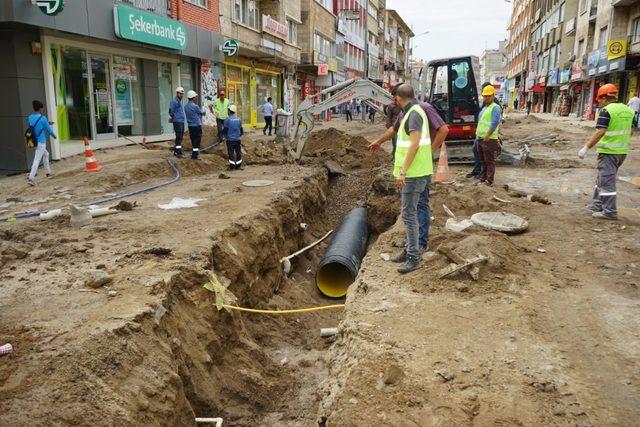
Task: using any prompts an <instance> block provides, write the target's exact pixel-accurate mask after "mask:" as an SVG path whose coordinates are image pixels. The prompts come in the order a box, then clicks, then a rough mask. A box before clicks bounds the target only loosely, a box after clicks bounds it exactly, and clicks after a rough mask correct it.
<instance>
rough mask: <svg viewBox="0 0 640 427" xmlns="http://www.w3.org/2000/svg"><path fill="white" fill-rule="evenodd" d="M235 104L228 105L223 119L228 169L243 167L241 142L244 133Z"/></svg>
mask: <svg viewBox="0 0 640 427" xmlns="http://www.w3.org/2000/svg"><path fill="white" fill-rule="evenodd" d="M237 112H238V110H237V108H236V106H235V105H230V106H229V117H228V118H227V119H226V120H225V121H224V131H223V137H224V139H225V140H226V141H227V154H228V155H229V170H237V169H244V166H243V165H242V142H241V140H240V138H241V137H242V135H244V129H242V121H241V120H240V118H238V116H236V113H237Z"/></svg>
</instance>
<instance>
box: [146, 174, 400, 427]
mask: <svg viewBox="0 0 640 427" xmlns="http://www.w3.org/2000/svg"><path fill="white" fill-rule="evenodd" d="M382 169H383V168H378V169H377V171H375V173H372V171H371V170H361V171H353V172H351V173H350V174H349V175H347V176H339V177H329V175H328V173H327V172H326V171H325V170H324V169H317V172H315V173H314V174H312V175H311V176H308V177H306V178H305V179H304V180H302V182H301V183H300V185H297V186H295V187H294V188H293V189H291V190H288V191H287V192H286V193H284V194H281V195H280V196H278V197H277V198H276V199H275V201H274V202H273V203H272V204H271V205H270V207H269V208H268V209H266V210H264V211H262V212H260V213H259V214H257V215H255V216H253V217H246V218H240V219H239V220H237V221H235V222H234V223H233V224H232V225H231V227H229V228H227V229H225V230H224V231H222V232H221V233H219V234H218V235H215V236H213V237H212V244H211V252H210V254H209V255H210V256H209V265H207V266H203V267H204V268H201V269H198V268H185V269H184V270H183V271H181V272H180V273H178V274H175V275H174V276H173V278H172V279H171V280H170V281H169V283H168V284H167V285H166V286H165V289H164V290H163V291H164V292H166V297H165V299H164V301H163V303H162V305H163V309H166V312H167V314H168V315H165V316H163V318H162V320H161V321H159V322H158V321H157V316H156V319H154V320H155V322H156V324H155V325H152V326H153V328H154V333H155V334H156V335H157V336H158V338H160V340H161V341H163V342H164V343H166V345H167V346H168V347H169V348H170V354H169V356H170V357H171V359H172V370H173V371H174V372H175V374H177V378H179V383H178V382H177V380H176V384H173V385H172V387H173V389H174V392H175V395H173V397H172V399H171V400H172V401H173V402H174V403H173V410H172V411H170V413H171V415H170V417H171V418H170V419H169V420H170V421H169V420H167V419H164V420H162V419H157V418H155V416H154V417H152V419H153V421H155V422H160V423H161V424H164V423H165V422H167V424H171V423H174V422H175V423H183V422H187V423H192V422H193V419H194V418H195V417H222V418H224V422H225V425H292V426H293V425H312V424H316V423H317V412H318V404H319V402H320V400H321V396H320V395H319V385H320V383H321V382H322V381H323V380H324V379H325V377H326V375H327V372H328V367H327V366H326V362H325V353H326V352H327V350H328V349H329V347H330V345H331V343H332V339H331V338H329V339H327V338H322V337H321V336H320V329H321V328H326V327H337V326H338V324H339V322H340V320H341V318H342V314H343V311H342V310H329V311H319V312H313V313H306V314H296V315H282V316H274V315H261V314H245V313H238V312H227V311H225V310H222V311H219V312H218V311H217V310H216V309H215V307H212V305H213V299H214V298H213V295H212V294H211V293H209V292H208V291H206V290H204V289H202V284H204V283H206V282H207V281H208V277H207V275H206V274H207V273H206V272H207V271H213V272H215V274H216V275H217V276H218V277H220V279H221V280H222V281H223V282H224V283H228V284H229V286H228V289H229V291H231V292H232V293H233V295H235V297H236V298H237V305H240V306H244V307H252V308H263V309H289V308H302V307H314V306H322V305H328V304H335V303H341V302H343V301H344V299H342V300H340V299H338V300H336V299H329V298H327V297H325V296H323V295H321V294H320V292H319V291H318V289H317V288H316V285H315V273H316V267H317V265H318V263H319V261H320V259H321V257H322V255H323V253H324V250H325V249H326V247H327V245H328V243H329V241H330V239H327V240H325V241H324V242H323V243H321V244H320V245H318V246H316V247H314V248H313V249H311V250H310V251H308V252H306V253H304V254H302V255H300V256H298V257H296V258H295V259H294V260H293V261H292V264H293V265H292V271H291V273H290V274H289V276H286V275H285V274H284V273H283V270H282V265H281V264H280V262H279V261H280V259H281V258H282V257H283V256H286V255H288V254H291V253H293V252H295V251H297V250H298V249H300V248H302V247H304V246H306V245H308V244H309V243H311V242H313V241H315V240H317V239H318V238H319V237H321V236H322V235H324V234H325V233H326V232H327V231H329V230H331V229H337V227H338V226H339V224H340V222H341V219H342V217H343V216H344V215H345V214H346V213H348V212H349V211H350V210H351V209H352V208H355V207H357V206H363V205H364V206H367V207H368V210H369V215H368V226H369V232H370V236H369V242H368V244H369V245H371V244H372V243H373V242H374V241H375V239H376V238H377V236H378V235H379V234H380V233H382V232H383V231H385V230H386V229H387V228H388V227H390V226H391V225H392V224H393V223H394V222H395V219H396V214H397V212H398V210H397V209H394V206H396V204H397V195H395V190H394V188H393V181H392V180H390V179H389V177H388V176H386V175H385V174H384V173H382V172H381V171H382ZM302 223H304V224H308V227H307V228H306V229H304V230H303V227H301V226H300V224H302ZM156 313H157V312H156ZM149 323H152V322H151V319H149ZM143 406H145V405H143ZM160 414H162V415H161V416H162V417H166V416H167V412H166V410H161V411H159V412H158V415H160ZM135 418H137V419H139V420H141V421H149V419H148V418H146V417H140V416H136V417H135Z"/></svg>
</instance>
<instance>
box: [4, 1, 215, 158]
mask: <svg viewBox="0 0 640 427" xmlns="http://www.w3.org/2000/svg"><path fill="white" fill-rule="evenodd" d="M133 3H135V4H138V3H137V2H132V4H133ZM14 6H15V5H9V6H8V7H9V8H11V7H14ZM21 10H22V9H21ZM41 15H42V12H41V11H40V9H39V8H38V7H36V6H34V7H33V8H31V7H27V8H25V9H24V10H22V12H21V13H20V14H17V13H13V15H11V14H9V16H12V18H11V19H13V20H12V21H9V24H8V26H7V27H2V26H0V30H2V31H3V33H2V34H13V36H11V37H12V39H11V43H12V46H13V48H12V50H9V51H3V52H0V53H2V54H3V55H4V56H5V58H9V59H10V61H13V62H15V63H16V65H18V64H19V65H18V67H17V69H18V73H17V74H16V77H15V79H16V83H17V82H18V81H24V79H25V78H27V77H28V78H30V80H29V81H30V84H29V87H26V86H20V85H19V84H17V93H16V97H17V99H21V100H23V101H24V100H25V99H28V100H29V101H30V100H32V99H39V100H42V101H43V102H44V104H45V110H46V113H47V115H48V117H49V119H50V120H51V121H53V122H54V125H53V128H54V131H55V133H56V134H57V136H58V138H57V139H54V138H51V139H50V149H51V154H52V157H53V159H59V158H62V157H65V156H69V155H73V154H77V153H81V152H82V151H83V150H84V145H83V139H84V138H88V139H89V140H91V142H92V148H94V149H99V148H106V147H113V146H118V145H124V144H128V143H130V142H131V141H132V140H133V141H135V142H140V141H142V140H143V138H145V139H146V140H147V141H149V142H153V141H160V140H167V139H172V138H173V137H174V135H173V127H172V125H171V123H169V122H168V109H169V102H170V101H171V99H172V98H173V96H174V92H175V88H176V87H177V86H184V87H185V89H186V90H190V89H193V90H196V91H198V92H199V89H200V87H201V81H200V80H201V79H200V66H201V64H202V63H203V61H208V62H210V63H219V61H220V60H221V59H222V53H221V52H218V50H217V49H215V48H214V45H215V44H218V45H219V44H220V43H219V42H220V41H221V40H222V36H221V35H220V34H217V33H212V32H209V31H204V32H203V31H202V29H199V28H198V27H195V26H193V25H189V24H185V23H182V22H181V21H177V20H175V19H172V18H170V15H169V11H168V10H164V11H162V13H160V11H159V12H158V14H156V13H151V12H148V11H145V10H142V9H137V8H135V7H132V6H130V5H127V4H124V3H120V2H109V1H100V2H95V3H94V2H91V5H89V4H88V3H86V2H85V3H79V4H77V5H76V4H75V3H74V5H73V7H65V8H64V9H63V10H62V12H61V13H60V15H59V16H57V17H56V19H55V20H43V19H42V16H41ZM0 18H1V16H0ZM71 21H75V22H76V24H77V25H75V26H73V25H69V22H71ZM45 22H46V25H49V26H43V25H44V24H43V23H45ZM0 24H2V22H0ZM196 34H197V37H196ZM200 42H203V43H200ZM36 63H39V64H38V66H36V67H35V68H39V69H37V70H36V69H35V68H34V65H35V64H36ZM23 74H24V76H25V77H22V75H23ZM218 74H219V73H218ZM7 83H9V84H12V83H11V82H10V81H9V82H7ZM22 104H25V105H26V104H30V102H22ZM16 111H18V112H19V115H21V116H22V117H26V116H27V115H28V114H29V113H30V112H29V111H28V110H25V109H23V108H22V107H20V108H18V109H17V110H16ZM14 122H15V123H14ZM24 126H25V125H24V120H23V119H22V118H18V119H17V120H13V121H12V123H11V126H10V127H11V130H10V133H11V137H10V138H9V139H10V141H9V142H7V146H11V147H14V146H15V149H14V148H12V150H15V156H14V157H13V158H9V159H7V160H8V161H7V162H6V164H5V163H4V162H3V164H2V167H3V168H9V169H17V170H19V169H22V168H25V167H28V162H29V159H30V157H31V156H32V152H31V151H28V150H27V149H26V148H24V141H23V138H21V137H19V136H18V138H16V137H15V136H16V134H17V135H19V133H23V132H24V129H23V128H24ZM14 128H15V129H14ZM14 139H15V141H14ZM18 147H21V148H23V151H22V152H20V151H19V148H18Z"/></svg>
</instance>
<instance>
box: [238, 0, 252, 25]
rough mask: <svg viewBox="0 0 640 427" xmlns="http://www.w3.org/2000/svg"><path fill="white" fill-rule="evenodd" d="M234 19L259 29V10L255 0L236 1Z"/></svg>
mask: <svg viewBox="0 0 640 427" xmlns="http://www.w3.org/2000/svg"><path fill="white" fill-rule="evenodd" d="M234 2H235V4H234V8H233V17H234V19H235V21H236V22H239V23H241V24H243V25H247V26H249V27H251V28H258V8H257V7H256V2H255V1H254V0H234Z"/></svg>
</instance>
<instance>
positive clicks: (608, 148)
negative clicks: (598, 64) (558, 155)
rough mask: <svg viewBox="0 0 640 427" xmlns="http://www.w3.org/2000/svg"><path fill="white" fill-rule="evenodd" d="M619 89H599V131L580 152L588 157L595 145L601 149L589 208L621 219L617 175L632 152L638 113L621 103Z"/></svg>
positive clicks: (600, 216) (605, 216)
mask: <svg viewBox="0 0 640 427" xmlns="http://www.w3.org/2000/svg"><path fill="white" fill-rule="evenodd" d="M617 100H618V88H617V87H616V86H615V85H612V84H610V83H609V84H605V85H603V86H601V87H600V89H598V95H597V97H596V101H598V102H599V104H600V108H601V110H600V113H599V114H598V121H597V123H596V132H595V133H594V134H593V136H592V137H591V139H589V141H588V142H587V143H586V144H585V145H584V147H582V149H581V150H580V151H579V152H578V157H580V158H581V159H584V157H585V155H586V154H587V151H588V150H589V149H590V148H591V147H593V146H594V145H595V147H596V151H597V152H598V176H597V178H596V189H595V191H594V192H593V200H592V202H591V204H590V205H589V209H590V210H591V211H592V212H593V217H594V218H598V219H611V220H616V219H618V210H617V208H616V175H617V174H618V168H620V166H621V165H622V162H624V159H625V158H626V157H627V153H628V152H629V142H630V141H631V132H632V126H633V121H634V116H635V112H634V111H633V110H632V109H631V108H629V107H627V106H626V105H624V104H622V103H619V102H617Z"/></svg>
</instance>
